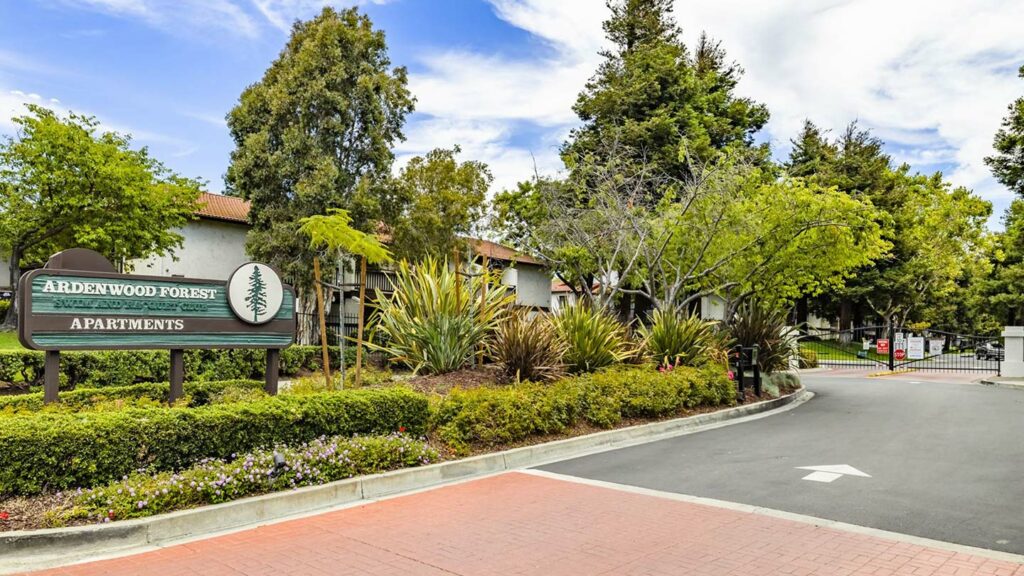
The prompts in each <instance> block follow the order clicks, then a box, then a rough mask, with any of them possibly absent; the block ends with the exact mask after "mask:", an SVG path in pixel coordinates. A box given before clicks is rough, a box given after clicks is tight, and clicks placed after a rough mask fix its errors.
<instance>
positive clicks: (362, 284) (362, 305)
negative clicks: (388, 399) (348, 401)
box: [341, 256, 366, 388]
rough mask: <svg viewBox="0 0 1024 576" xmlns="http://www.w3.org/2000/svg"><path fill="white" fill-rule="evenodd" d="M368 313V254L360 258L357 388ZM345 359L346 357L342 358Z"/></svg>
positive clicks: (360, 375)
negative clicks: (365, 319) (365, 321)
mask: <svg viewBox="0 0 1024 576" xmlns="http://www.w3.org/2000/svg"><path fill="white" fill-rule="evenodd" d="M365 313H366V256H363V257H362V258H360V259H359V318H357V319H356V388H358V387H359V385H360V384H361V383H362V373H361V370H362V368H363V315H364V314H365ZM341 361H342V362H344V361H345V359H344V358H342V359H341Z"/></svg>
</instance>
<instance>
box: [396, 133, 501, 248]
mask: <svg viewBox="0 0 1024 576" xmlns="http://www.w3.org/2000/svg"><path fill="white" fill-rule="evenodd" d="M459 151H460V150H459V147H458V146H455V147H454V148H452V149H443V148H438V149H436V150H432V151H430V152H428V153H427V155H426V156H417V157H415V158H413V159H411V160H409V163H408V164H407V165H406V166H405V167H404V168H402V170H401V172H400V173H399V175H398V176H397V177H395V178H394V180H393V183H392V185H393V186H394V188H395V192H394V196H395V197H396V198H400V199H401V201H402V202H403V203H404V204H405V206H406V208H405V210H403V213H402V215H401V216H400V217H399V218H398V219H397V221H396V223H395V224H394V226H392V242H391V247H392V250H393V251H394V253H395V254H396V256H397V257H399V258H405V259H407V260H410V261H418V260H422V259H424V258H426V257H428V256H433V257H435V258H437V259H439V260H443V259H445V258H448V257H450V256H451V254H452V252H453V250H455V248H457V247H459V245H460V243H461V240H460V238H461V237H464V236H466V235H469V234H471V233H472V232H473V229H474V225H475V224H477V223H478V222H479V220H480V219H481V218H482V217H483V212H484V206H485V200H486V198H487V189H488V188H489V187H490V185H491V181H492V180H493V178H492V176H491V173H490V171H489V170H488V169H487V166H486V165H485V164H483V163H481V162H475V161H467V162H459V161H458V160H456V159H455V156H456V155H457V154H458V153H459Z"/></svg>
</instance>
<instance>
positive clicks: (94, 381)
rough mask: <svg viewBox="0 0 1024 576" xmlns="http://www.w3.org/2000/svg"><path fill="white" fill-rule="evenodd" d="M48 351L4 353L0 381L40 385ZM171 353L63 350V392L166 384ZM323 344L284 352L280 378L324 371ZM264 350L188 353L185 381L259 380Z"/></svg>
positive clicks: (333, 356)
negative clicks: (322, 369) (281, 376)
mask: <svg viewBox="0 0 1024 576" xmlns="http://www.w3.org/2000/svg"><path fill="white" fill-rule="evenodd" d="M339 358H340V355H339V352H338V348H337V347H332V348H330V360H331V366H332V368H335V369H337V368H338V367H339V365H340V364H339ZM43 359H44V353H43V352H38V351H34V350H20V351H3V352H0V382H27V383H29V385H32V386H37V385H39V384H41V383H42V378H43ZM170 362H171V361H170V355H169V353H168V351H167V350H123V351H122V350H118V351H103V352H63V353H61V355H60V364H61V388H62V389H71V388H76V387H78V386H84V387H89V388H100V387H103V386H127V385H130V384H137V383H140V382H163V381H165V380H167V374H168V371H169V370H170ZM321 364H322V362H321V352H320V347H319V346H291V347H289V348H286V349H284V350H282V351H281V374H282V375H284V376H294V375H295V374H298V373H300V372H303V371H306V372H315V371H317V370H319V369H320V368H321ZM266 365H267V356H266V351H264V350H244V349H240V350H186V351H185V379H186V380H234V379H261V378H263V372H264V370H265V369H266Z"/></svg>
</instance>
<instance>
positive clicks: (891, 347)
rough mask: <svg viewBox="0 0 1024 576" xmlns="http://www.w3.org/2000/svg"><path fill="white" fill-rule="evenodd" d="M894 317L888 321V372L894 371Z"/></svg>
mask: <svg viewBox="0 0 1024 576" xmlns="http://www.w3.org/2000/svg"><path fill="white" fill-rule="evenodd" d="M895 343H896V315H895V314H893V316H892V318H890V319H889V372H892V371H893V370H895V369H896V362H895V354H896V346H895Z"/></svg>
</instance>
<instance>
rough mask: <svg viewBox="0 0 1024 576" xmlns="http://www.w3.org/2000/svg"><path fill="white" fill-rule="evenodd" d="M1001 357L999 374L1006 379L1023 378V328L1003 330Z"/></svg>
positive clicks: (1010, 327) (1012, 327)
mask: <svg viewBox="0 0 1024 576" xmlns="http://www.w3.org/2000/svg"><path fill="white" fill-rule="evenodd" d="M1003 356H1004V358H1003V361H1002V363H1001V364H1000V366H999V368H1000V374H1001V375H1002V376H1005V377H1007V378H1022V377H1024V326H1006V327H1005V328H1003Z"/></svg>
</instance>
